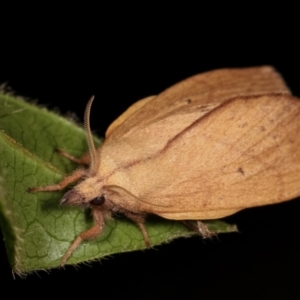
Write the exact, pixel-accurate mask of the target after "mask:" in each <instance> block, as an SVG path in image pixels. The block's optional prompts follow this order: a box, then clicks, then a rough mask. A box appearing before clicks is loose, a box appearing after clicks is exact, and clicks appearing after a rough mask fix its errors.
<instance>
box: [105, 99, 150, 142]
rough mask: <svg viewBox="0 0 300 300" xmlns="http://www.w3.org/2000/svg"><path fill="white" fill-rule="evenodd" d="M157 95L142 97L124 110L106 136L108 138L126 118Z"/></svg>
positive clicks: (110, 126)
mask: <svg viewBox="0 0 300 300" xmlns="http://www.w3.org/2000/svg"><path fill="white" fill-rule="evenodd" d="M155 97H156V96H149V97H146V98H144V99H141V100H139V101H137V102H135V103H134V104H133V105H131V106H130V107H129V108H128V109H127V110H126V111H125V112H123V113H122V114H121V115H120V116H119V117H118V118H117V119H116V120H115V121H113V122H112V123H111V124H110V125H109V127H108V128H107V130H106V133H105V137H106V138H107V137H108V136H109V135H110V134H111V133H112V132H113V131H114V130H115V129H116V128H117V127H119V126H120V125H122V124H123V123H124V121H125V120H126V119H128V118H129V117H130V116H131V115H133V114H134V113H135V112H136V111H137V110H139V109H141V107H142V106H144V105H145V104H146V103H147V102H149V101H151V100H152V99H153V98H155Z"/></svg>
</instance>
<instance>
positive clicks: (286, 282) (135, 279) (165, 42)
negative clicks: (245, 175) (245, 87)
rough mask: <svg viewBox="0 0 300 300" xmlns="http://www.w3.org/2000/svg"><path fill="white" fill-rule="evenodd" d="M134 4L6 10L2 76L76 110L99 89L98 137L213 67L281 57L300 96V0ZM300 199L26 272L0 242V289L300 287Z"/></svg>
mask: <svg viewBox="0 0 300 300" xmlns="http://www.w3.org/2000/svg"><path fill="white" fill-rule="evenodd" d="M135 9H138V10H139V9H140V8H137V7H132V8H130V7H128V6H124V7H120V6H116V7H114V8H112V10H107V8H101V9H100V8H97V9H96V7H95V8H93V7H90V8H85V9H84V10H83V9H82V8H81V7H77V8H75V7H69V8H68V9H65V10H64V9H63V8H61V7H57V8H48V7H47V8H46V7H45V8H41V7H34V8H33V10H32V11H31V12H30V14H29V15H27V13H28V12H29V9H28V7H27V10H28V11H27V10H26V9H25V8H24V11H23V10H22V8H21V7H18V8H17V10H16V9H12V8H10V9H8V10H3V12H4V11H5V14H6V16H5V19H2V22H3V24H2V27H1V28H2V33H1V47H0V83H1V82H7V83H8V84H9V86H10V87H11V88H12V89H13V90H14V91H15V92H16V93H17V94H19V95H23V96H26V97H29V98H31V99H32V98H34V99H38V102H39V103H41V104H43V105H46V106H47V107H49V108H50V109H55V108H58V109H59V110H60V112H61V113H62V114H67V113H68V112H75V113H76V115H77V116H78V117H79V119H80V120H82V115H83V111H84V108H85V104H86V102H87V100H88V98H89V97H90V96H91V95H96V101H95V102H94V104H93V109H92V116H91V126H92V128H93V130H94V131H95V132H96V133H98V135H99V136H102V135H103V134H104V132H105V129H106V128H107V126H108V125H109V124H110V123H111V122H112V121H113V120H114V119H115V118H116V117H117V116H118V115H119V114H120V113H121V112H123V111H124V110H125V109H126V108H127V107H128V106H129V105H130V104H132V103H133V102H135V101H136V100H138V99H140V98H143V97H145V96H148V95H152V94H157V93H159V92H160V91H162V90H163V89H165V88H167V87H169V86H170V85H172V84H174V83H176V82H178V81H179V80H182V79H184V78H186V77H188V76H190V75H193V74H196V73H201V72H204V71H208V70H211V69H217V68H224V67H247V66H257V65H264V64H269V65H273V66H275V67H276V68H277V69H278V71H279V72H280V73H282V75H283V77H284V78H285V79H286V81H287V83H288V85H289V86H290V87H291V89H292V91H293V93H294V94H295V95H297V96H300V76H299V74H300V62H299V53H300V52H299V50H300V47H299V46H298V40H297V33H296V31H295V32H294V30H296V29H297V27H296V26H297V23H296V17H293V16H291V12H292V8H288V9H287V10H286V11H285V10H284V9H283V8H282V10H281V8H280V11H278V12H274V11H273V12H271V11H268V12H262V11H260V12H259V13H258V11H259V9H257V10H254V11H253V12H250V11H247V9H245V8H237V7H235V8H234V9H237V10H238V11H239V13H237V14H232V15H229V14H228V13H229V12H228V10H229V11H230V9H229V8H221V7H218V11H219V13H216V11H215V10H211V9H204V8H203V9H201V10H198V9H196V8H195V9H193V8H188V9H187V10H183V9H181V8H180V7H178V10H177V11H176V12H175V11H173V10H171V8H170V10H167V11H162V10H161V9H160V8H157V9H155V10H154V11H153V13H152V12H150V11H149V10H148V9H145V10H142V9H141V11H139V13H136V14H135V13H134V12H133V10H135ZM172 9H173V8H172ZM223 9H224V11H223ZM246 11H247V12H248V13H249V15H246ZM25 12H26V14H25ZM128 12H131V14H128ZM25 15H26V16H25ZM299 117H300V116H299ZM299 151H300V150H299ZM299 180H300V179H299ZM299 208H300V201H299V200H295V201H290V202H287V203H283V204H280V205H274V206H268V207H260V208H253V209H248V210H245V211H242V212H240V213H238V214H236V215H234V216H232V217H230V218H228V221H229V222H232V223H236V224H237V225H238V227H239V229H240V233H234V234H227V235H220V236H219V237H218V238H217V239H213V240H212V241H202V240H201V239H200V238H198V237H193V238H189V239H179V240H176V241H173V242H172V243H171V244H169V245H162V246H160V247H156V249H154V250H147V251H144V252H133V253H127V254H120V255H114V256H112V257H110V258H108V259H104V260H102V261H101V262H95V263H93V264H90V265H89V266H86V265H81V266H79V267H78V268H74V267H67V268H66V269H65V270H52V271H50V272H49V273H46V272H38V273H37V274H32V275H29V276H27V277H26V279H21V278H19V277H16V278H15V279H14V278H13V276H12V272H11V268H10V266H9V265H8V262H7V259H6V254H5V249H4V244H3V242H2V241H1V243H0V247H1V249H0V251H1V252H0V255H1V256H0V259H1V262H0V273H1V288H2V289H6V288H8V287H9V291H10V295H11V296H12V295H14V293H15V292H16V291H18V288H20V289H21V290H22V292H23V293H24V295H25V293H27V288H26V287H30V292H29V293H36V294H37V295H39V292H38V287H39V286H40V285H42V284H45V285H47V288H46V290H44V292H47V293H48V292H49V293H52V292H54V293H56V292H57V293H63V292H67V293H68V294H71V293H72V292H77V291H78V290H84V293H85V297H90V294H92V295H93V297H99V299H102V298H104V299H105V298H108V297H110V298H114V297H117V296H122V297H131V298H139V299H141V298H154V297H159V298H171V299H181V298H195V299H200V298H201V297H203V298H204V297H205V299H217V298H219V297H224V298H229V297H230V298H232V299H233V298H234V299H235V298H236V299H254V298H255V299H282V298H283V297H285V299H293V298H297V294H298V295H299V288H298V286H299V284H298V280H299V275H298V270H299V268H300V258H299V255H298V253H299V252H300V233H299V230H298V228H299V226H300V224H299V221H298V219H299V217H298V214H299Z"/></svg>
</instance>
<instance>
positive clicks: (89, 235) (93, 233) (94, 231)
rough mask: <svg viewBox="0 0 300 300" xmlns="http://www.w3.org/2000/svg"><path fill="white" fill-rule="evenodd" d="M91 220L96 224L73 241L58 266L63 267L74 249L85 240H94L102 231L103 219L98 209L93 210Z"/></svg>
mask: <svg viewBox="0 0 300 300" xmlns="http://www.w3.org/2000/svg"><path fill="white" fill-rule="evenodd" d="M92 212H93V218H94V221H95V222H96V224H95V225H94V226H93V227H91V228H90V229H88V230H86V231H84V232H82V233H80V235H79V236H78V237H77V238H76V239H75V240H74V242H73V243H72V244H71V246H70V247H69V249H68V250H67V252H66V253H65V254H64V256H63V257H62V259H61V262H60V266H61V267H63V266H64V265H65V264H66V262H67V260H68V259H69V257H70V256H71V254H72V253H73V252H74V251H75V249H76V248H77V247H78V246H79V245H80V244H81V243H82V242H83V241H86V240H90V239H94V238H96V237H97V236H98V235H99V234H100V233H101V232H102V230H103V227H104V217H103V213H102V211H101V210H99V209H93V210H92Z"/></svg>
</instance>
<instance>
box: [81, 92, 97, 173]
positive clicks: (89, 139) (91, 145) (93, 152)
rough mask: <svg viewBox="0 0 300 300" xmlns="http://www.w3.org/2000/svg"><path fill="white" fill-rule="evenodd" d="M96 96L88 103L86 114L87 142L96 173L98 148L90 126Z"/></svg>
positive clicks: (91, 168)
mask: <svg viewBox="0 0 300 300" xmlns="http://www.w3.org/2000/svg"><path fill="white" fill-rule="evenodd" d="M94 98H95V96H92V97H91V98H90V100H89V101H88V103H87V105H86V108H85V112H84V118H83V119H84V131H85V134H86V140H87V143H88V147H89V154H90V159H91V164H90V170H91V171H94V170H95V167H96V165H97V156H96V148H95V144H94V141H93V137H92V133H91V126H90V114H91V106H92V103H93V101H94Z"/></svg>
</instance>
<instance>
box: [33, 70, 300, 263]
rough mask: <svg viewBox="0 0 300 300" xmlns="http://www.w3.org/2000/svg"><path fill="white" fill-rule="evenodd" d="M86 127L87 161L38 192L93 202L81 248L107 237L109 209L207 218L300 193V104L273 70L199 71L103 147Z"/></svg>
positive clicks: (126, 119)
mask: <svg viewBox="0 0 300 300" xmlns="http://www.w3.org/2000/svg"><path fill="white" fill-rule="evenodd" d="M92 101H93V97H92V98H91V99H90V101H89V102H88V104H87V107H86V111H85V117H84V124H85V125H84V127H85V130H86V135H87V142H88V145H89V152H88V154H85V155H83V156H82V157H81V158H80V159H76V158H74V157H72V156H70V155H69V154H67V153H65V152H64V151H61V152H62V154H64V155H65V156H67V157H69V158H70V159H72V160H74V161H76V162H78V163H81V164H88V165H89V167H88V168H86V169H85V168H82V167H80V168H78V169H77V170H76V171H75V172H74V173H72V174H71V175H68V176H66V177H65V178H64V179H63V180H62V181H61V182H59V183H57V184H54V185H50V186H45V187H34V188H31V191H32V192H38V191H56V190H62V189H64V188H66V187H67V186H68V185H69V184H70V183H73V182H76V181H78V180H79V183H78V184H77V185H76V186H75V187H74V188H72V189H71V190H69V191H68V192H66V194H65V195H64V197H63V199H62V200H61V204H68V205H75V206H79V207H84V208H85V207H89V208H91V211H92V215H93V219H94V225H93V227H91V228H90V229H89V230H87V231H85V232H83V233H81V234H80V235H79V236H78V237H77V238H76V239H75V241H74V242H73V243H72V244H71V246H70V247H69V249H68V250H67V252H66V253H65V255H64V256H63V258H62V260H61V265H65V263H66V262H67V260H68V258H69V257H70V255H71V254H72V253H73V251H74V250H75V249H76V248H77V247H78V246H79V244H80V243H81V242H82V241H84V240H88V239H91V238H95V237H97V236H98V235H99V234H101V231H102V229H103V227H104V224H105V220H106V219H107V218H108V217H109V216H110V215H111V214H115V213H117V214H120V213H121V214H123V215H125V216H126V217H128V218H129V219H131V220H132V221H134V222H135V223H136V224H137V226H139V228H140V230H141V232H142V234H143V236H144V240H145V243H146V245H147V246H150V240H149V237H148V234H147V231H146V229H145V226H144V222H145V218H146V217H147V215H149V214H154V215H158V216H161V217H163V218H166V219H172V220H207V219H217V218H222V217H225V216H229V215H231V214H234V213H236V212H238V211H240V210H242V209H244V208H248V207H253V206H260V205H266V204H272V203H278V202H282V201H286V200H290V199H292V198H295V197H297V196H299V195H300V150H299V149H300V134H299V133H300V102H299V100H298V99H297V98H295V97H293V96H292V95H291V93H290V91H289V89H288V88H287V86H286V84H285V82H284V81H283V79H282V78H281V76H280V75H279V74H278V73H277V72H276V71H275V70H274V69H273V68H272V67H269V66H263V67H253V68H244V69H221V70H215V71H210V72H206V73H203V74H199V75H195V76H193V77H190V78H188V79H186V80H184V81H182V82H179V83H177V84H176V85H174V86H172V87H170V88H168V89H167V90H165V91H164V92H162V93H161V94H159V95H157V96H151V97H147V98H145V99H142V100H140V101H138V102H136V103H135V104H133V105H132V106H131V107H129V108H128V110H127V111H125V112H124V113H123V114H122V115H121V116H120V117H119V118H118V119H117V120H115V121H114V122H113V123H112V124H111V125H110V126H109V128H108V129H107V131H106V134H105V141H104V143H103V145H102V146H100V147H99V148H98V149H96V148H95V146H94V143H93V140H92V136H91V130H90V125H89V117H90V110H91V105H92Z"/></svg>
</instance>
